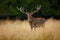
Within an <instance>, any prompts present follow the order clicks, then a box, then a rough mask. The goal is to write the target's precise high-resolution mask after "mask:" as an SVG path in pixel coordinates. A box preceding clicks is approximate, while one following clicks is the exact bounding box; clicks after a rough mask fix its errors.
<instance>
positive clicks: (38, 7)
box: [32, 5, 41, 13]
mask: <svg viewBox="0 0 60 40" xmlns="http://www.w3.org/2000/svg"><path fill="white" fill-rule="evenodd" d="M36 9H37V10H35V11H33V12H32V13H36V12H38V11H39V10H40V9H41V5H40V6H37V7H36Z"/></svg>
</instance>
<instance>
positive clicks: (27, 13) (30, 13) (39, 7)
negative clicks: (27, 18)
mask: <svg viewBox="0 0 60 40" xmlns="http://www.w3.org/2000/svg"><path fill="white" fill-rule="evenodd" d="M35 8H36V10H34V11H32V10H33V9H32V10H31V11H30V12H28V11H26V12H25V11H24V7H20V8H18V7H17V9H18V10H19V11H20V12H22V13H25V14H26V15H32V14H33V13H36V12H38V11H39V10H40V9H41V5H40V6H37V7H35Z"/></svg>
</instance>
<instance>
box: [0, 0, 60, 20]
mask: <svg viewBox="0 0 60 40" xmlns="http://www.w3.org/2000/svg"><path fill="white" fill-rule="evenodd" d="M37 5H41V9H40V10H39V11H38V12H37V13H35V14H33V15H32V16H33V17H35V18H36V17H44V18H46V19H47V18H50V17H54V18H57V19H60V0H0V19H7V18H10V19H16V18H18V19H22V20H23V19H27V16H26V15H25V14H24V13H21V12H20V11H18V10H17V8H16V7H17V6H18V7H21V6H22V7H24V8H25V9H27V10H28V11H30V10H31V9H32V8H33V9H35V7H36V6H37Z"/></svg>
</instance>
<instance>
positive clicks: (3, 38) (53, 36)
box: [0, 19, 60, 40]
mask: <svg viewBox="0 0 60 40" xmlns="http://www.w3.org/2000/svg"><path fill="white" fill-rule="evenodd" d="M59 30H60V21H57V20H54V19H48V20H47V21H46V22H45V23H44V27H38V28H36V30H31V28H30V25H29V23H28V21H27V20H25V21H20V20H15V21H11V20H0V40H60V31H59Z"/></svg>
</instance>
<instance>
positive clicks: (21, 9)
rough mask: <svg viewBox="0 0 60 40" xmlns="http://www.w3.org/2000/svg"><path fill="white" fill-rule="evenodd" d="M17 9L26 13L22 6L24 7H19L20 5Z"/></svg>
mask: <svg viewBox="0 0 60 40" xmlns="http://www.w3.org/2000/svg"><path fill="white" fill-rule="evenodd" d="M17 9H18V10H19V11H21V12H22V13H25V11H24V8H22V7H20V8H18V7H17Z"/></svg>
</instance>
